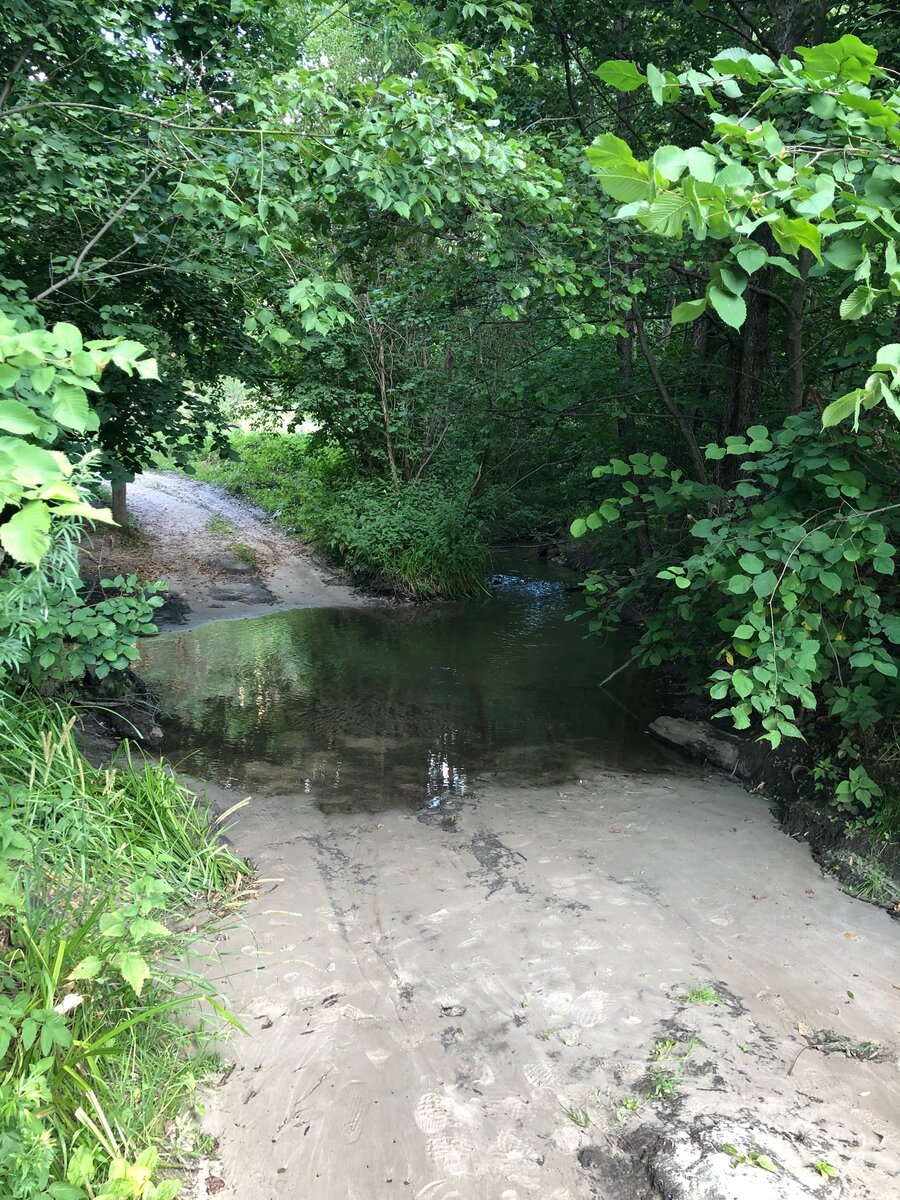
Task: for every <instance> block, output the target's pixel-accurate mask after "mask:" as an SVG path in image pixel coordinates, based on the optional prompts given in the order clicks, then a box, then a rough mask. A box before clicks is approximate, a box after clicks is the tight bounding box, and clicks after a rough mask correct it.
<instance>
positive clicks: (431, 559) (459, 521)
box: [197, 433, 490, 598]
mask: <svg viewBox="0 0 900 1200" xmlns="http://www.w3.org/2000/svg"><path fill="white" fill-rule="evenodd" d="M233 444H234V447H235V450H236V451H238V453H239V458H238V459H237V460H236V461H232V462H229V461H213V462H207V463H205V464H200V466H199V468H198V472H197V473H198V475H200V476H201V477H202V478H206V479H210V480H212V481H214V482H216V483H221V484H223V485H224V486H225V487H227V488H228V489H229V490H231V491H233V492H237V493H240V494H242V495H245V496H248V497H249V498H250V499H252V500H254V501H255V502H256V503H257V504H260V505H261V506H262V507H263V508H265V509H267V511H269V512H271V513H272V514H273V516H274V517H275V518H276V520H277V521H278V522H279V523H280V524H281V525H283V526H285V527H286V528H287V529H288V530H289V531H290V532H299V533H301V534H302V535H303V536H304V537H306V538H308V539H309V541H311V542H312V543H313V545H314V546H315V547H316V548H317V549H318V550H319V551H320V552H321V553H322V554H324V555H325V556H326V557H327V558H329V559H330V560H331V561H332V562H335V563H336V564H338V565H340V566H342V567H345V568H346V569H347V570H348V571H350V572H351V574H352V575H353V576H354V578H355V579H356V580H358V581H359V582H360V583H363V584H365V585H367V586H369V587H375V588H386V589H389V590H390V591H392V592H396V593H398V594H401V595H405V596H409V597H412V598H420V597H427V596H446V597H452V596H466V595H473V594H475V593H477V592H479V591H481V590H483V589H484V586H485V578H486V576H487V573H488V571H489V569H490V559H489V555H488V552H487V548H486V547H485V545H484V544H483V542H482V528H481V523H480V522H479V521H478V519H477V518H476V517H475V516H473V515H472V513H470V512H469V511H468V504H467V502H468V494H467V489H464V488H463V487H462V486H461V485H460V483H459V482H458V481H456V480H454V479H453V478H452V477H451V478H443V479H438V478H432V477H429V478H427V479H420V480H416V481H414V482H411V483H406V484H404V485H402V486H401V487H400V488H394V487H392V486H391V485H390V484H389V483H387V482H385V481H384V480H381V479H376V478H370V477H362V478H359V477H356V476H355V475H354V473H353V471H352V470H351V468H350V464H349V463H348V462H347V460H346V459H345V458H344V456H343V455H342V454H341V452H340V451H339V450H338V449H337V448H335V447H333V446H324V447H318V448H316V449H315V450H312V449H311V448H310V444H309V438H308V437H307V435H305V434H277V433H257V434H248V435H235V437H234V438H233Z"/></svg>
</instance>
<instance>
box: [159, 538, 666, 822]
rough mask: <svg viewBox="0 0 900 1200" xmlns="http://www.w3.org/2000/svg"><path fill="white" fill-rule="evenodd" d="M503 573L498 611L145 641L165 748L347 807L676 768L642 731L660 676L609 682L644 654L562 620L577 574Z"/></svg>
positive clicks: (229, 625) (211, 771) (432, 612)
mask: <svg viewBox="0 0 900 1200" xmlns="http://www.w3.org/2000/svg"><path fill="white" fill-rule="evenodd" d="M495 565H496V567H497V570H498V572H499V573H498V575H497V576H496V577H495V581H494V586H493V589H492V593H491V597H490V599H487V600H480V601H467V602H462V603H453V604H435V605H424V606H419V607H409V608H395V609H391V608H384V609H381V608H343V609H341V608H338V609H314V608H309V609H298V610H294V611H290V612H279V613H273V614H271V615H269V616H264V617H256V618H252V619H249V620H241V621H219V622H213V623H210V624H207V625H203V626H200V627H198V628H196V629H192V630H189V631H186V632H172V633H166V634H162V635H160V636H159V637H157V638H154V639H152V640H148V641H145V642H144V643H143V644H142V661H141V667H140V670H141V674H142V675H143V676H144V678H145V679H146V680H147V681H148V683H149V684H150V685H151V686H152V687H153V689H154V690H155V691H156V692H157V693H158V694H159V696H160V697H161V699H162V702H163V706H164V712H163V727H164V731H165V741H164V744H163V750H164V752H165V753H166V754H167V755H168V756H170V757H172V758H174V759H175V760H176V761H181V762H183V763H184V769H185V770H186V771H188V772H189V773H190V774H194V775H199V776H203V777H206V778H209V779H210V780H212V781H214V782H216V783H218V784H220V785H223V786H226V787H230V788H234V789H246V790H247V791H252V792H255V793H260V794H297V793H303V794H308V795H309V796H310V798H311V799H312V800H313V801H314V803H315V804H316V805H317V806H318V807H319V808H321V809H323V810H324V811H335V812H337V811H356V812H360V811H364V812H367V811H379V810H384V809H388V808H394V807H398V806H399V807H409V808H421V807H423V805H428V804H429V802H430V803H431V806H432V807H439V805H440V803H441V802H442V801H443V800H444V799H450V798H451V797H457V798H459V797H463V796H465V795H466V794H467V793H468V792H469V791H470V790H472V789H473V788H476V787H477V783H478V781H479V777H481V779H482V780H483V779H484V778H485V776H488V777H491V778H497V779H499V780H502V781H504V782H507V783H511V784H515V783H518V782H521V783H523V784H541V783H545V784H546V783H553V782H555V781H557V780H558V781H563V780H566V779H571V778H572V776H573V774H577V771H578V764H579V763H580V762H583V761H585V760H589V761H591V762H592V763H594V764H595V766H596V765H597V764H600V765H602V766H608V767H609V769H611V770H625V771H639V770H652V769H654V768H658V767H660V766H664V765H670V764H671V761H672V760H671V758H670V756H669V755H668V753H667V752H666V751H664V750H663V749H662V748H660V747H658V746H657V745H656V743H655V742H653V741H652V739H651V738H650V737H649V736H648V735H647V734H646V732H645V730H646V727H647V724H648V722H649V720H651V719H652V718H653V717H654V716H657V715H658V713H659V711H660V703H661V701H660V700H659V699H658V698H657V696H656V694H655V685H654V681H653V679H652V677H651V676H649V675H647V674H645V673H639V672H637V671H634V670H627V671H624V672H622V673H621V674H619V675H617V676H616V678H615V679H614V680H613V681H612V683H611V684H610V685H609V689H610V690H609V692H607V691H604V690H602V689H600V688H598V687H597V683H598V681H599V680H601V679H602V678H603V677H604V676H606V675H607V674H609V672H611V671H613V670H615V668H617V667H619V666H620V665H621V664H622V663H624V662H626V661H627V659H628V657H629V645H630V641H629V639H628V638H627V637H625V638H621V639H618V640H611V641H607V642H605V643H604V642H601V641H600V640H599V639H597V638H588V639H585V637H584V632H585V631H584V626H583V624H580V623H573V622H569V621H567V620H566V616H567V614H568V613H570V612H571V611H573V610H574V609H575V608H577V607H578V605H579V602H580V597H579V596H578V594H577V593H573V592H571V591H570V590H567V585H570V584H571V582H572V581H573V580H574V579H575V578H577V577H576V576H573V575H572V574H571V573H569V572H564V571H563V570H561V569H558V568H554V567H552V566H550V565H548V564H546V563H543V562H542V561H541V560H539V559H538V558H537V557H536V556H535V555H533V554H532V555H523V554H515V555H509V556H506V557H502V558H499V557H498V559H497V560H496V564H495ZM188 756H189V757H188Z"/></svg>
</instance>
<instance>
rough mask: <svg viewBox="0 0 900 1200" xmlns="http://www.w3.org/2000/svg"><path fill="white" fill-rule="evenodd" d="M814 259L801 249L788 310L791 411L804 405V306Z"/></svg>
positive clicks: (789, 404) (796, 411) (795, 410)
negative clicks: (798, 267) (810, 269)
mask: <svg viewBox="0 0 900 1200" xmlns="http://www.w3.org/2000/svg"><path fill="white" fill-rule="evenodd" d="M812 261H813V257H812V254H810V252H809V251H808V250H806V249H803V250H801V251H800V263H799V266H800V278H799V279H795V280H794V286H793V287H792V288H791V299H790V304H789V306H788V312H787V356H788V412H789V413H798V412H799V411H800V409H801V408H802V407H803V390H804V379H803V306H804V304H805V303H806V282H807V276H808V275H809V268H810V267H811V266H812Z"/></svg>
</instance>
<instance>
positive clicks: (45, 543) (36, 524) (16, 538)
mask: <svg viewBox="0 0 900 1200" xmlns="http://www.w3.org/2000/svg"><path fill="white" fill-rule="evenodd" d="M0 545H2V546H3V549H4V550H5V551H6V552H7V553H8V554H11V555H12V557H13V558H14V559H16V561H17V562H21V563H28V564H29V565H31V566H35V567H36V566H37V565H38V563H39V562H40V561H41V559H42V558H43V557H44V555H45V554H46V553H47V551H48V550H49V549H50V509H49V508H48V507H47V505H46V504H44V502H43V501H42V500H29V501H28V502H27V503H26V504H25V505H24V506H23V507H22V508H20V509H19V511H18V512H16V513H13V515H12V516H11V517H10V519H9V520H8V521H7V522H6V524H5V525H0Z"/></svg>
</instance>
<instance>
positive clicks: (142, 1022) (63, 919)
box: [0, 694, 247, 1200]
mask: <svg viewBox="0 0 900 1200" xmlns="http://www.w3.org/2000/svg"><path fill="white" fill-rule="evenodd" d="M74 720H75V718H74V716H73V715H72V714H71V713H69V712H68V711H67V710H65V709H63V708H59V707H55V706H53V707H51V706H49V705H47V704H46V703H45V702H44V701H43V700H41V699H40V698H38V697H37V696H34V695H20V696H13V695H10V694H2V711H0V741H2V749H0V785H2V789H3V796H4V804H3V807H2V809H0V927H2V932H3V938H4V940H5V942H6V944H7V952H6V955H5V958H4V962H3V966H2V969H0V1194H2V1195H4V1196H10V1197H13V1198H14V1200H46V1198H52V1200H81V1198H82V1197H85V1198H86V1197H88V1196H90V1197H97V1198H108V1200H114V1198H115V1200H127V1198H129V1197H135V1198H137V1197H142V1198H146V1197H155V1198H156V1200H167V1198H168V1197H171V1196H173V1195H175V1194H176V1192H177V1190H178V1187H177V1184H172V1183H163V1184H160V1185H154V1184H152V1183H149V1184H148V1183H147V1182H146V1181H147V1180H148V1179H150V1177H151V1176H152V1174H153V1173H154V1171H155V1167H156V1150H155V1148H154V1145H155V1143H156V1142H157V1141H158V1140H159V1139H160V1138H161V1136H162V1133H163V1128H164V1125H165V1123H166V1122H167V1121H168V1120H169V1119H170V1118H172V1117H173V1116H174V1115H176V1113H177V1112H178V1111H179V1110H180V1109H181V1108H182V1107H183V1106H184V1105H185V1102H186V1101H187V1100H188V1099H189V1098H190V1095H191V1094H192V1092H193V1089H194V1088H195V1086H196V1083H197V1081H198V1080H199V1079H200V1078H201V1077H202V1076H203V1075H204V1074H205V1073H206V1072H207V1071H208V1070H209V1068H210V1066H211V1065H212V1063H213V1062H214V1044H213V1036H214V1030H213V1028H212V1026H211V1024H210V1017H214V1018H215V1024H216V1025H217V1026H220V1025H221V1018H222V1017H224V1016H225V1015H226V1014H225V1013H224V1009H223V1008H222V1006H221V1004H220V1002H219V1000H218V998H217V997H216V995H215V993H214V991H213V989H212V988H211V987H210V985H209V983H208V982H206V981H205V980H204V979H202V978H201V977H199V976H198V975H197V974H196V972H195V971H194V970H193V969H192V968H191V967H190V966H189V965H188V962H189V959H190V960H192V961H196V960H197V956H198V953H199V950H200V947H199V940H200V938H201V936H203V938H204V940H205V939H206V938H208V935H209V933H210V929H209V928H208V927H207V928H206V929H205V930H203V932H202V934H201V933H199V932H198V930H197V926H196V916H195V915H193V914H194V913H195V912H196V911H197V909H198V906H200V905H201V904H202V905H203V906H204V908H207V907H209V906H212V905H215V904H217V903H221V902H222V901H223V900H224V899H226V897H232V898H233V895H234V893H235V891H236V889H237V888H238V887H239V885H240V882H241V880H242V879H243V877H244V876H245V874H246V872H247V868H246V867H245V865H244V864H242V863H240V862H239V861H238V860H237V859H235V858H234V856H233V855H232V854H231V853H230V852H229V851H228V850H227V849H226V847H225V846H224V845H222V844H221V842H219V841H218V840H217V838H216V834H215V831H214V828H213V826H212V824H211V822H210V814H209V811H208V810H207V809H206V808H205V807H203V806H198V804H197V803H196V801H195V798H194V797H193V795H192V794H191V793H189V792H188V791H186V789H184V788H182V787H181V786H180V785H179V784H178V783H177V781H176V780H175V779H174V778H173V777H172V775H171V774H170V773H169V772H168V771H167V770H166V769H165V768H164V767H163V766H160V765H143V766H140V767H138V768H137V769H135V764H134V763H133V762H132V761H131V760H130V758H129V757H128V753H129V752H128V750H127V747H126V749H125V751H124V755H125V757H124V759H123V761H122V764H121V769H117V768H116V767H111V768H109V769H106V770H103V769H99V768H97V767H93V766H91V764H90V763H88V762H87V761H86V760H85V759H84V758H83V756H82V755H81V754H80V753H79V752H78V750H77V749H76V747H75V745H74V743H73V740H72V727H73V724H74ZM189 1008H190V1009H192V1010H193V1012H194V1014H195V1015H194V1020H193V1021H192V1025H193V1028H192V1029H191V1030H189V1029H188V1027H187V1026H186V1025H185V1024H183V1023H182V1022H181V1021H180V1020H179V1019H178V1016H179V1014H180V1013H182V1012H183V1011H184V1010H186V1009H189ZM145 1184H146V1186H145Z"/></svg>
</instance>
